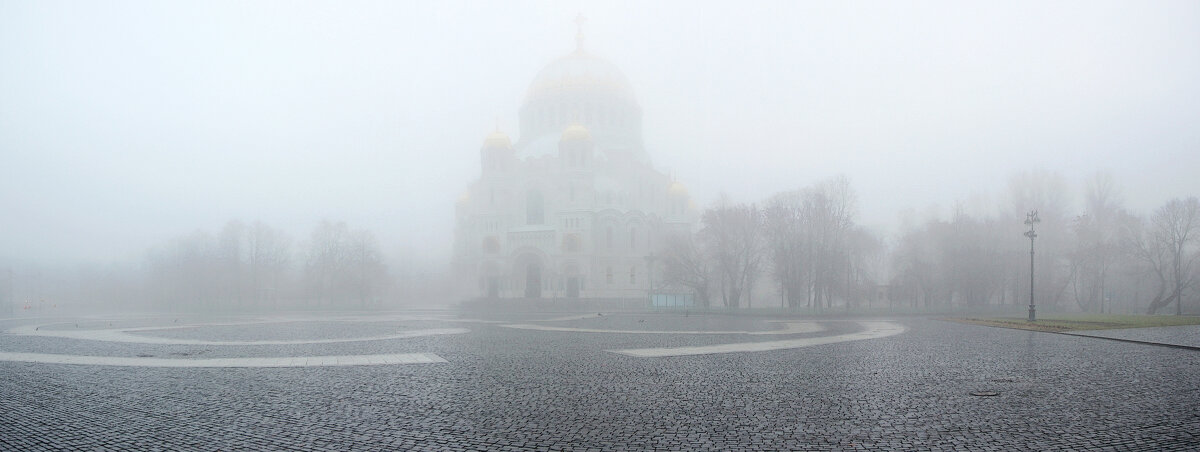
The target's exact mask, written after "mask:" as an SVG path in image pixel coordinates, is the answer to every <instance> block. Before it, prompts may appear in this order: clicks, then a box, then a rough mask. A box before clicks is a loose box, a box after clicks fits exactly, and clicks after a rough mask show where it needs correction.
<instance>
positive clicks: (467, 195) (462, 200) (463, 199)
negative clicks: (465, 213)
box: [457, 191, 471, 204]
mask: <svg viewBox="0 0 1200 452" xmlns="http://www.w3.org/2000/svg"><path fill="white" fill-rule="evenodd" d="M470 200H471V192H469V191H464V192H462V194H461V195H458V201H457V202H458V204H466V203H467V201H470Z"/></svg>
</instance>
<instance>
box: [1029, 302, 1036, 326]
mask: <svg viewBox="0 0 1200 452" xmlns="http://www.w3.org/2000/svg"><path fill="white" fill-rule="evenodd" d="M1029 321H1030V322H1036V321H1037V316H1035V315H1034V311H1033V305H1029Z"/></svg>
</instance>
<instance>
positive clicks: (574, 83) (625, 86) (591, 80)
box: [525, 50, 637, 105]
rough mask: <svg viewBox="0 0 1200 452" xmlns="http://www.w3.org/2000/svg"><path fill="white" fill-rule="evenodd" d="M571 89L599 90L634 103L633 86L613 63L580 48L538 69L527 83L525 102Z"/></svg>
mask: <svg viewBox="0 0 1200 452" xmlns="http://www.w3.org/2000/svg"><path fill="white" fill-rule="evenodd" d="M571 91H590V92H597V93H601V92H602V93H603V94H604V95H606V96H608V97H612V98H618V99H622V100H628V101H629V102H631V103H633V104H635V105H636V104H637V101H636V100H635V99H634V96H633V87H631V86H629V80H628V79H626V78H625V74H622V73H621V71H620V70H619V69H617V66H615V65H613V64H612V63H609V62H608V61H606V60H604V59H603V58H599V57H597V56H595V55H592V54H590V53H587V52H584V51H582V50H578V51H576V52H574V53H572V54H570V55H567V56H564V57H561V58H558V59H556V60H554V61H553V62H551V63H550V64H548V65H546V67H545V68H544V69H542V70H541V72H538V74H537V77H534V79H533V83H530V84H529V91H528V92H527V93H526V95H525V104H526V105H528V104H529V103H530V102H535V101H537V100H538V99H540V98H543V97H554V96H563V95H567V96H569V95H570V94H571Z"/></svg>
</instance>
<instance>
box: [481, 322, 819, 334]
mask: <svg viewBox="0 0 1200 452" xmlns="http://www.w3.org/2000/svg"><path fill="white" fill-rule="evenodd" d="M786 324H787V326H786V327H784V328H781V329H778V330H768V331H704V330H675V331H670V330H606V329H601V328H572V327H565V326H548V325H530V324H523V323H513V324H508V325H500V326H502V327H505V328H515V329H519V330H537V331H562V332H570V333H609V334H753V335H778V334H803V333H815V332H818V331H822V330H824V329H825V328H824V327H822V326H821V325H818V324H816V323H813V322H786Z"/></svg>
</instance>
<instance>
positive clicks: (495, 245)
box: [483, 235, 500, 254]
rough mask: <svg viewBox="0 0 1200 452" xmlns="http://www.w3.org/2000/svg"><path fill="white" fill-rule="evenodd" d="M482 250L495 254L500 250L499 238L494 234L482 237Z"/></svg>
mask: <svg viewBox="0 0 1200 452" xmlns="http://www.w3.org/2000/svg"><path fill="white" fill-rule="evenodd" d="M483 252H484V253H487V254H496V253H499V252H500V240H499V239H497V238H496V236H492V235H489V236H487V237H485V238H484V239H483Z"/></svg>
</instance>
